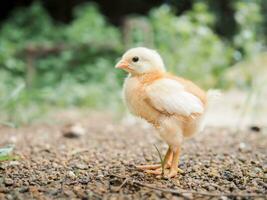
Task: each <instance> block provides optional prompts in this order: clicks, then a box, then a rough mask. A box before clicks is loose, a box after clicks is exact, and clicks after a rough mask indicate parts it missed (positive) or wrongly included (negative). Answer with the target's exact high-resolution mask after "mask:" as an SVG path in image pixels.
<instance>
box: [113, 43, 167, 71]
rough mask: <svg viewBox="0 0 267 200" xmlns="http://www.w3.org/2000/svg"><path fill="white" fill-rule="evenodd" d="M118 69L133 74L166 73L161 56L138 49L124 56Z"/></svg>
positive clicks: (149, 50) (147, 50)
mask: <svg viewBox="0 0 267 200" xmlns="http://www.w3.org/2000/svg"><path fill="white" fill-rule="evenodd" d="M116 68H120V69H123V70H125V71H127V72H129V73H131V74H137V75H140V74H146V73H151V72H165V67H164V63H163V60H162V58H161V56H160V55H159V54H158V53H157V52H156V51H155V50H152V49H148V48H145V47H136V48H132V49H129V50H128V51H126V53H124V54H123V56H122V59H121V60H120V61H119V62H118V63H117V65H116Z"/></svg>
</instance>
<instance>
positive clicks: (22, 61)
mask: <svg viewBox="0 0 267 200" xmlns="http://www.w3.org/2000/svg"><path fill="white" fill-rule="evenodd" d="M191 2H192V5H193V6H192V9H191V10H188V11H186V12H183V13H182V14H180V15H178V16H177V15H175V12H174V10H173V9H172V7H170V6H167V5H162V6H160V7H158V8H154V9H152V10H151V11H150V12H149V14H148V16H134V17H132V19H133V20H134V21H132V22H133V23H132V24H134V26H133V27H131V28H130V29H129V30H127V31H128V35H127V38H126V37H125V35H124V36H123V34H122V31H121V30H120V28H118V27H114V26H112V25H110V24H109V23H107V21H106V19H105V18H104V16H103V15H102V14H101V13H100V12H99V10H98V8H97V6H96V5H95V4H91V3H86V4H83V5H80V6H78V7H77V8H75V9H74V19H73V20H72V22H71V23H70V24H59V23H56V22H54V21H53V20H52V19H51V17H50V16H49V15H48V14H47V12H46V11H45V9H44V8H43V7H42V5H41V4H40V2H38V1H37V2H36V1H35V2H34V3H33V4H32V5H31V6H30V7H29V8H19V9H17V10H15V11H14V12H13V14H12V15H11V16H10V18H9V19H8V20H7V21H5V23H3V24H2V26H1V30H0V79H1V83H2V84H0V103H1V105H0V109H1V113H5V116H4V115H3V114H2V116H1V117H0V123H1V124H11V125H12V124H14V126H16V125H17V124H19V123H28V122H31V121H32V120H34V119H35V118H39V117H40V116H42V115H43V114H44V113H46V112H47V111H49V110H51V108H61V107H72V106H79V107H94V108H104V107H111V108H115V107H118V106H119V105H120V104H119V103H120V102H121V101H120V100H119V98H120V89H121V83H122V81H123V78H122V77H123V76H124V75H125V74H123V73H122V72H118V71H115V70H114V65H115V62H116V60H117V58H118V57H119V56H120V55H121V54H122V53H123V51H124V50H125V49H126V48H128V47H132V46H137V45H138V46H140V45H144V46H148V47H152V48H155V49H157V50H158V51H159V53H160V54H161V55H162V56H163V58H164V61H165V64H166V66H167V68H168V69H169V70H170V71H171V72H173V73H175V74H177V75H180V76H185V77H187V78H190V79H192V80H194V81H196V82H198V83H200V85H201V86H204V87H206V88H208V87H217V86H225V85H227V84H226V83H225V82H227V81H226V79H225V78H224V74H225V71H227V72H228V71H229V66H230V65H233V64H234V63H235V62H236V61H239V60H241V59H243V58H245V59H248V58H251V57H253V56H254V55H256V54H259V53H260V52H261V51H262V50H263V48H264V47H265V45H266V43H265V41H266V39H267V38H266V36H265V34H264V31H266V30H265V29H264V28H263V23H264V22H265V21H266V19H265V21H264V19H263V16H264V15H263V14H264V13H262V12H263V11H262V10H261V6H262V5H265V6H266V5H267V4H266V3H264V2H263V1H262V0H257V1H245V0H238V1H234V2H232V3H231V5H230V6H231V7H232V9H233V12H234V19H233V20H235V23H236V25H237V30H236V32H235V31H227V32H228V33H233V34H232V35H231V37H229V36H227V37H226V38H223V37H222V36H221V35H219V34H218V33H217V32H216V27H218V26H220V24H218V23H219V21H218V15H217V13H215V12H214V10H212V9H211V7H210V5H211V3H210V1H208V0H202V1H197V0H192V1H191ZM213 4H216V3H213ZM216 5H217V4H216ZM218 5H219V4H218ZM218 5H217V9H219V8H220V7H218ZM228 28H229V27H228ZM221 29H223V28H222V27H221ZM123 39H124V41H125V44H124V43H123V42H122V41H123ZM29 69H35V70H34V71H35V73H36V77H35V79H34V81H33V82H30V81H29V80H28V82H27V81H26V79H29V77H30V76H34V73H33V75H31V72H30V71H29ZM246 74H247V73H246ZM27 77H28V78H27ZM248 77H249V78H245V79H244V81H242V83H243V84H250V82H251V80H249V79H251V76H248ZM242 80H243V79H242ZM26 83H28V84H30V85H31V87H30V88H28V87H27V86H26V85H27V84H26ZM28 86H29V85H28Z"/></svg>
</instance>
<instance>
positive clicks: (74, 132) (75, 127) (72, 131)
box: [62, 124, 85, 138]
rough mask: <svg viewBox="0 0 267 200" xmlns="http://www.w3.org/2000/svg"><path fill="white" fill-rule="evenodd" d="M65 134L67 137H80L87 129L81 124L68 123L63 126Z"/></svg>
mask: <svg viewBox="0 0 267 200" xmlns="http://www.w3.org/2000/svg"><path fill="white" fill-rule="evenodd" d="M62 132H63V136H64V137H67V138H78V137H81V136H83V135H84V134H85V129H84V127H82V125H80V124H68V125H66V126H65V127H64V128H63V131H62Z"/></svg>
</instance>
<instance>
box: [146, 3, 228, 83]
mask: <svg viewBox="0 0 267 200" xmlns="http://www.w3.org/2000/svg"><path fill="white" fill-rule="evenodd" d="M150 18H151V22H152V25H153V28H154V32H155V46H156V47H157V48H158V49H159V51H160V53H162V55H163V57H164V58H165V61H166V65H167V66H168V67H169V69H170V70H171V71H173V72H175V73H176V74H179V75H181V76H185V77H188V78H191V79H193V80H197V81H199V82H200V83H202V85H203V86H204V85H205V86H209V87H210V86H214V85H215V84H216V81H217V78H218V76H217V74H218V73H222V71H223V70H224V69H225V67H226V66H228V65H229V63H230V61H231V53H232V49H231V48H230V47H228V46H227V45H226V44H224V42H223V41H222V40H221V39H220V38H219V37H218V36H217V35H216V34H215V33H214V32H213V31H212V29H211V28H210V27H209V26H210V25H212V23H213V21H214V17H213V16H212V15H211V14H210V13H208V10H207V8H206V7H205V5H204V4H201V3H198V4H197V5H196V6H195V7H194V9H193V10H192V11H190V12H189V13H185V14H184V15H181V16H179V17H177V16H175V15H174V14H173V13H172V12H171V9H170V7H168V6H162V7H160V8H157V9H155V10H153V11H152V12H151V14H150Z"/></svg>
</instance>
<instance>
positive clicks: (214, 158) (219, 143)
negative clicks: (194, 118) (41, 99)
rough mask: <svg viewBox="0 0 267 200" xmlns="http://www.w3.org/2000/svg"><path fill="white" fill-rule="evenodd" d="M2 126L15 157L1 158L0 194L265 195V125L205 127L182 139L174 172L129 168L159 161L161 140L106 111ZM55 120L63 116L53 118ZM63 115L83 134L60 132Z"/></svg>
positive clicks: (76, 196) (90, 196) (63, 196)
mask: <svg viewBox="0 0 267 200" xmlns="http://www.w3.org/2000/svg"><path fill="white" fill-rule="evenodd" d="M61 117H62V118H64V117H63V116H57V119H56V120H55V121H54V123H37V124H34V125H31V126H24V127H20V128H17V129H14V128H8V127H4V126H2V127H1V128H0V134H1V141H0V146H5V145H7V144H10V143H14V144H15V150H14V155H16V156H17V160H14V161H6V162H1V163H0V199H196V198H199V199H211V198H214V199H228V198H229V199H266V195H267V151H266V146H267V139H266V137H267V132H266V130H264V129H262V130H260V131H259V132H257V131H258V130H256V131H255V130H254V131H253V130H249V129H246V130H243V131H239V132H235V131H234V130H231V129H229V128H218V127H216V128H212V127H207V128H206V129H205V131H204V132H203V133H201V134H198V135H197V136H195V137H194V138H193V139H191V140H188V141H186V142H185V144H184V146H183V153H182V156H181V159H180V160H181V161H180V165H179V167H180V168H181V169H182V170H183V171H184V173H183V174H179V175H178V176H177V177H175V178H173V179H164V178H156V177H155V176H153V175H147V174H145V173H144V172H142V171H138V170H137V169H136V168H135V165H136V164H144V163H155V162H159V161H160V159H159V156H158V154H157V151H156V149H155V146H154V145H156V146H157V147H158V149H159V150H160V151H161V152H162V153H164V152H165V151H166V149H167V146H166V144H164V142H163V141H161V140H160V139H159V138H158V137H157V136H156V133H155V132H154V131H153V130H152V129H151V128H150V127H149V126H147V125H144V124H143V123H140V122H135V121H131V120H118V119H117V118H115V117H114V116H110V115H108V114H105V115H103V114H96V113H95V114H90V115H89V116H87V117H83V118H82V120H81V119H75V118H72V119H68V120H61ZM58 121H61V122H60V123H58ZM68 123H74V124H75V123H80V124H81V126H82V127H84V129H85V134H84V135H81V136H79V137H77V138H75V137H74V138H68V137H64V136H63V134H62V130H63V129H64V127H65V125H66V124H68Z"/></svg>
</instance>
